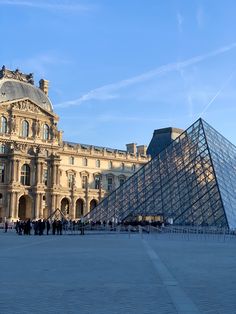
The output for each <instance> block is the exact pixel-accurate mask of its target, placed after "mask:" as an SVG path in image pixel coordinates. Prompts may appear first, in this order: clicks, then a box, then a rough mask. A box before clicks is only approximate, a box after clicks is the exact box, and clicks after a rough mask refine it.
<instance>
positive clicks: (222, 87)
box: [199, 72, 234, 117]
mask: <svg viewBox="0 0 236 314" xmlns="http://www.w3.org/2000/svg"><path fill="white" fill-rule="evenodd" d="M233 75H234V72H232V73H231V74H230V76H229V77H228V78H227V80H226V81H225V82H224V84H223V85H222V86H221V87H220V89H219V90H218V91H217V92H216V93H215V95H214V96H213V97H212V98H211V100H210V101H209V102H208V103H207V104H206V106H205V107H204V109H203V110H202V112H201V113H200V115H199V116H200V117H202V116H203V115H204V114H205V113H206V111H207V110H208V109H209V107H210V106H211V105H212V103H213V102H214V101H215V99H216V98H217V97H218V96H219V95H220V94H221V92H222V91H223V89H224V88H225V87H226V85H227V84H228V83H229V82H230V81H231V79H232V77H233Z"/></svg>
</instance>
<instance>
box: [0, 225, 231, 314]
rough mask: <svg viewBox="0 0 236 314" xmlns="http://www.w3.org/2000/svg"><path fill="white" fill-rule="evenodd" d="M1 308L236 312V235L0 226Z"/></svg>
mask: <svg viewBox="0 0 236 314" xmlns="http://www.w3.org/2000/svg"><path fill="white" fill-rule="evenodd" d="M0 244H1V246H0V274H1V275H0V278H1V286H0V313H10V314H11V313H20V314H21V313H22V314H23V313H68V314H69V313H86V314H87V313H88V314H92V313H96V314H107V313H109V314H113V313H114V314H116V313H119V314H124V313H128V314H132V313H135V314H141V313H144V314H152V313H158V314H159V313H160V314H162V313H185V314H194V313H208V314H211V313H212V314H217V313H222V314H223V313H224V314H225V313H226V314H227V313H232V314H233V313H236V239H231V240H227V241H224V242H223V241H219V240H217V239H204V238H203V239H194V238H193V239H191V238H190V239H185V238H182V237H178V239H175V238H174V237H170V236H168V235H163V236H159V235H157V236H152V235H147V234H144V235H143V237H141V236H140V235H138V234H131V236H130V237H129V235H128V234H103V233H96V234H87V235H85V236H79V235H74V236H70V235H62V236H51V235H50V236H42V237H40V236H18V235H16V234H15V232H13V231H10V232H8V233H7V234H5V233H3V231H2V230H0Z"/></svg>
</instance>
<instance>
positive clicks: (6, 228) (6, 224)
mask: <svg viewBox="0 0 236 314" xmlns="http://www.w3.org/2000/svg"><path fill="white" fill-rule="evenodd" d="M7 230H8V221H7V220H6V221H5V232H7Z"/></svg>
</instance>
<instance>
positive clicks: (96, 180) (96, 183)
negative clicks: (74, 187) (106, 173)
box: [95, 176, 100, 190]
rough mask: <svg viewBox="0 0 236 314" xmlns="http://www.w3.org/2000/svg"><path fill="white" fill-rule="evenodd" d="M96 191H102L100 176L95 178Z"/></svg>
mask: <svg viewBox="0 0 236 314" xmlns="http://www.w3.org/2000/svg"><path fill="white" fill-rule="evenodd" d="M95 189H97V190H99V189H100V177H99V176H97V177H95Z"/></svg>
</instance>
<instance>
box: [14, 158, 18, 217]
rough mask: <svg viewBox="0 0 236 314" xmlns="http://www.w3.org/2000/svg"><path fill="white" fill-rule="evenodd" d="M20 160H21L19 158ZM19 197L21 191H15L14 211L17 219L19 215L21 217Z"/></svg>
mask: <svg viewBox="0 0 236 314" xmlns="http://www.w3.org/2000/svg"><path fill="white" fill-rule="evenodd" d="M18 161H19V160H18ZM18 166H19V163H18ZM18 198H19V192H15V206H14V207H15V211H14V217H15V218H16V219H18V217H19V215H18V202H19V200H18Z"/></svg>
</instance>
